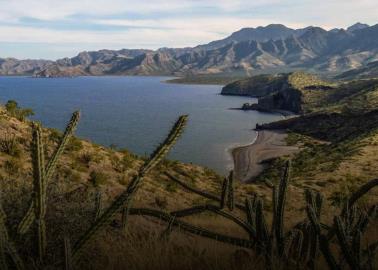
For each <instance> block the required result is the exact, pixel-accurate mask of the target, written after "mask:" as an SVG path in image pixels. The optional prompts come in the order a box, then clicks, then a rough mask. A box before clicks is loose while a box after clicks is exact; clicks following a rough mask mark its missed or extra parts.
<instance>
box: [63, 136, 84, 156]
mask: <svg viewBox="0 0 378 270" xmlns="http://www.w3.org/2000/svg"><path fill="white" fill-rule="evenodd" d="M81 149H83V143H82V142H81V141H80V140H79V139H78V138H76V137H72V138H71V139H70V140H69V142H68V144H67V146H66V150H67V151H68V152H77V151H80V150H81Z"/></svg>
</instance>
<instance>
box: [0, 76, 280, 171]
mask: <svg viewBox="0 0 378 270" xmlns="http://www.w3.org/2000/svg"><path fill="white" fill-rule="evenodd" d="M167 79H169V78H167V77H138V76H135V77H132V76H130V77H129V76H127V77H113V76H112V77H77V78H54V79H35V78H29V77H0V102H1V103H5V102H6V101H7V100H9V99H14V100H16V101H17V102H18V103H19V104H20V106H22V107H29V108H32V109H33V110H34V112H35V116H34V117H33V118H34V119H36V120H39V121H41V122H42V123H43V124H44V125H46V126H49V127H54V128H58V129H63V128H64V127H65V125H66V123H67V121H68V120H69V118H70V116H71V113H72V112H73V111H75V110H77V109H80V110H81V112H82V119H81V121H80V124H79V128H78V130H77V135H78V136H80V137H82V138H86V139H90V140H92V141H94V142H96V143H98V144H102V145H106V146H109V145H111V144H115V145H117V146H118V147H119V148H127V149H129V150H130V151H132V152H134V153H136V154H139V155H144V154H149V153H150V152H151V151H153V149H154V148H155V147H156V146H157V145H158V144H159V142H161V141H162V140H163V139H164V136H165V135H166V134H167V133H168V131H169V129H170V127H171V125H172V124H173V123H174V121H175V120H176V119H177V117H178V116H179V115H181V114H189V123H188V126H187V128H186V130H185V133H184V134H183V136H182V138H181V139H180V141H179V142H178V143H177V145H176V146H175V148H174V149H173V151H172V152H171V153H170V155H169V158H170V159H175V160H180V161H184V162H192V163H195V164H199V165H203V166H207V167H210V168H212V169H215V170H216V171H218V172H219V173H221V174H226V173H227V171H228V170H229V169H231V168H232V165H233V164H232V158H231V155H230V153H229V150H230V149H231V148H232V147H235V146H237V145H242V144H247V143H249V142H251V141H253V140H254V138H255V137H256V133H255V132H254V131H253V130H252V129H253V128H254V127H255V126H256V123H267V122H272V121H275V120H277V119H280V118H281V116H280V115H277V114H268V113H260V112H255V111H240V110H230V108H235V107H240V106H241V105H242V104H243V103H245V102H254V101H256V100H255V99H252V98H248V97H236V96H221V95H219V93H220V91H221V86H215V85H184V84H168V83H165V82H164V81H165V80H167Z"/></svg>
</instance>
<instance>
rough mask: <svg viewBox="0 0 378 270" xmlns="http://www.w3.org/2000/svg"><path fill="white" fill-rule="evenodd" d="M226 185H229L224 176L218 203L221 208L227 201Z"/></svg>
mask: <svg viewBox="0 0 378 270" xmlns="http://www.w3.org/2000/svg"><path fill="white" fill-rule="evenodd" d="M228 187H229V184H228V178H227V177H226V178H224V180H223V183H222V192H221V197H220V205H219V207H220V208H221V209H223V208H224V206H225V205H226V202H227V197H228Z"/></svg>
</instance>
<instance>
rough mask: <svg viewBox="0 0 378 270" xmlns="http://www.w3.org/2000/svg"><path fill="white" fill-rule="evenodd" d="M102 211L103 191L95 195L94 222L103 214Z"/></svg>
mask: <svg viewBox="0 0 378 270" xmlns="http://www.w3.org/2000/svg"><path fill="white" fill-rule="evenodd" d="M101 212H102V193H101V192H100V191H98V192H96V196H95V211H94V213H95V214H94V222H96V220H97V219H98V218H99V217H100V216H101Z"/></svg>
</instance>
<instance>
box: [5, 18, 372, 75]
mask: <svg viewBox="0 0 378 270" xmlns="http://www.w3.org/2000/svg"><path fill="white" fill-rule="evenodd" d="M374 61H378V24H376V25H374V26H369V25H366V24H361V23H357V24H355V25H352V26H350V27H349V28H347V29H332V30H329V31H327V30H325V29H322V28H320V27H313V26H309V27H306V28H302V29H292V28H288V27H286V26H284V25H280V24H271V25H268V26H265V27H257V28H243V29H241V30H239V31H237V32H235V33H233V34H231V35H230V36H229V37H226V38H225V39H222V40H217V41H213V42H210V43H208V44H204V45H199V46H196V47H193V48H161V49H158V50H143V49H132V50H129V49H122V50H100V51H91V52H87V51H84V52H81V53H79V54H78V55H77V56H75V57H72V58H63V59H59V60H56V61H50V60H17V59H13V58H5V59H0V74H1V75H26V74H27V75H34V76H37V77H55V76H78V75H180V76H184V75H193V74H194V75H198V74H241V75H251V74H255V73H262V72H272V71H275V72H276V71H285V70H288V69H289V70H295V69H303V70H311V71H316V72H332V73H341V72H346V71H348V70H351V69H355V68H363V67H364V66H365V65H368V64H369V63H371V62H374Z"/></svg>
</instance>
